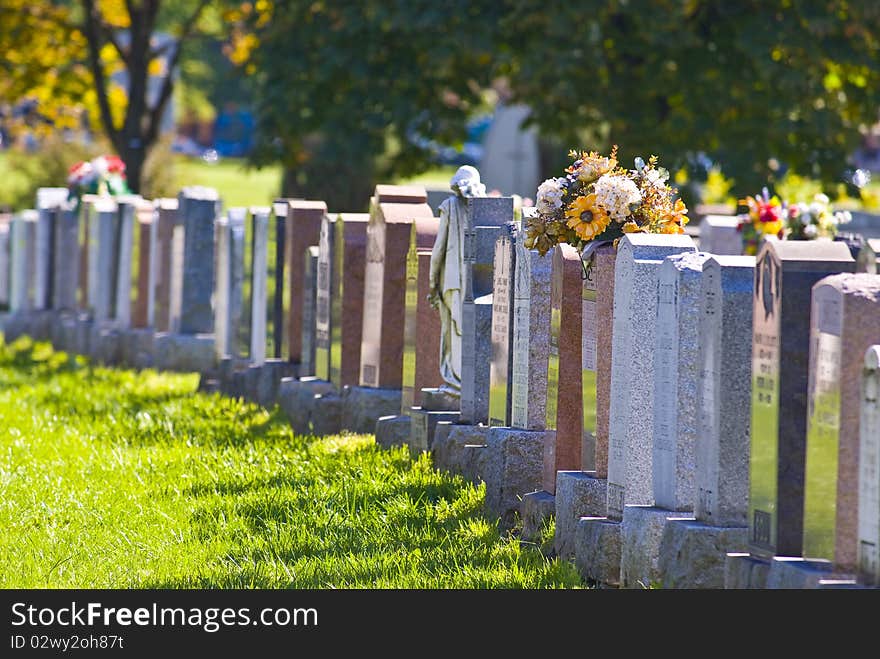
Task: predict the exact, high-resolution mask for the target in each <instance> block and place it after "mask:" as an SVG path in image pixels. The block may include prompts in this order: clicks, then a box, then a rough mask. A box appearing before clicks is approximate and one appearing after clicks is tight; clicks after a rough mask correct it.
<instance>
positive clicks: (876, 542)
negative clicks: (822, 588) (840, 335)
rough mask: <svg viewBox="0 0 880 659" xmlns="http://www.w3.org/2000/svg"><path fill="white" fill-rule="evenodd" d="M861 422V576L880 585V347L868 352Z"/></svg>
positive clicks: (863, 376) (864, 374)
mask: <svg viewBox="0 0 880 659" xmlns="http://www.w3.org/2000/svg"><path fill="white" fill-rule="evenodd" d="M860 380H861V392H860V394H861V408H862V409H861V414H860V420H859V504H858V505H859V528H858V532H859V543H858V565H859V577H860V579H861V580H862V581H863V582H864V583H865V584H867V585H869V586H877V585H880V345H873V346H871V347H870V348H868V350H867V351H865V359H864V370H863V371H862V376H861V378H860Z"/></svg>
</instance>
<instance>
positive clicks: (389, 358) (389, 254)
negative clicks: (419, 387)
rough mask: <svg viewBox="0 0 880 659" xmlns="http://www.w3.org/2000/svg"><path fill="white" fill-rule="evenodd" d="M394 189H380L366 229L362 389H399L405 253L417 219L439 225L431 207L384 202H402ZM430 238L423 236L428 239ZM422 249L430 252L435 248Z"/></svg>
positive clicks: (403, 311)
mask: <svg viewBox="0 0 880 659" xmlns="http://www.w3.org/2000/svg"><path fill="white" fill-rule="evenodd" d="M394 187H395V186H377V189H376V196H375V197H374V199H373V202H372V204H371V209H370V221H369V224H368V225H367V255H366V266H365V269H364V309H365V310H366V309H369V310H370V313H364V318H363V333H362V337H361V373H360V385H361V386H363V387H378V388H382V389H400V388H401V385H402V382H403V378H402V376H403V325H404V319H405V311H406V305H405V302H406V252H407V250H408V249H409V243H410V231H411V230H412V229H411V225H412V223H413V222H414V221H419V220H420V221H427V222H429V223H433V222H434V221H435V220H434V215H433V213H432V212H431V208H430V206H428V204H426V203H424V202H420V203H401V202H397V201H395V202H387V201H383V199H387V198H395V199H396V198H401V197H400V196H398V197H395V196H393V195H392V194H391V192H393V190H392V188H394ZM405 190H406V189H405V188H404V191H405ZM422 192H424V191H423V190H422ZM401 194H402V193H401ZM416 198H420V197H416ZM419 233H420V234H422V233H423V232H422V231H419ZM434 233H435V234H436V228H435V229H434ZM429 235H430V234H429V233H424V236H425V240H427V239H428V238H427V237H428V236H429ZM418 240H419V238H418V236H417V241H418ZM419 246H420V247H423V248H425V249H428V248H430V247H431V244H430V243H427V244H425V245H419Z"/></svg>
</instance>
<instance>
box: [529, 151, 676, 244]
mask: <svg viewBox="0 0 880 659" xmlns="http://www.w3.org/2000/svg"><path fill="white" fill-rule="evenodd" d="M568 155H569V157H571V158H573V159H574V162H572V164H571V165H569V166H568V167H567V168H566V169H565V171H566V175H565V176H561V177H559V178H551V179H547V180H546V181H544V182H543V183H542V184H541V185H540V187H539V188H538V193H537V205H536V206H537V207H536V210H537V212H536V213H535V215H533V216H532V217H530V218H528V221H527V226H526V227H525V228H526V246H527V247H529V248H530V249H537V250H538V252H539V253H540V254H541V255H544V254H546V253H547V252H548V251H550V250H551V249H552V248H553V246H554V245H557V244H558V243H568V244H569V245H572V246H574V247H576V248H577V249H578V250H579V251H582V250H583V249H584V248H585V247H587V246H588V245H590V244H599V243H604V242H612V241H615V240H617V239H618V238H620V237H621V236H622V235H623V234H624V233H684V225H685V224H687V221H688V218H687V208H686V207H685V205H684V202H683V201H682V200H681V199H675V193H676V190H675V189H674V188H670V187H669V185H668V184H667V181H668V180H669V172H668V171H666V170H665V169H664V168H663V167H660V166H658V164H657V157H656V156H651V157H650V158H649V159H648V161H647V162H645V161H644V160H643V159H642V158H636V159H635V169H625V168H623V167H618V165H617V147H614V149H612V150H611V153H610V154H609V155H608V156H603V155H600V154H598V153H596V152H595V151H589V152H587V151H581V152H577V151H571V152H569V154H568Z"/></svg>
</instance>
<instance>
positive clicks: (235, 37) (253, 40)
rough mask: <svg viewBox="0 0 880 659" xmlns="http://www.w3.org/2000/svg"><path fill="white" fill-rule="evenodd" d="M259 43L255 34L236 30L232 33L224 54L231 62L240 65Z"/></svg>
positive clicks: (247, 58)
mask: <svg viewBox="0 0 880 659" xmlns="http://www.w3.org/2000/svg"><path fill="white" fill-rule="evenodd" d="M259 44H260V40H259V39H258V38H257V35H255V34H253V33H244V32H240V31H236V32H233V33H232V36H231V38H230V43H229V47H228V48H227V49H226V55H227V57H229V60H230V61H231V62H232V63H233V64H236V65H238V66H241V65H243V64H245V62H247V61H248V60H249V59H250V56H251V53H252V52H253V51H254V49H255V48H256V47H257V46H258V45H259Z"/></svg>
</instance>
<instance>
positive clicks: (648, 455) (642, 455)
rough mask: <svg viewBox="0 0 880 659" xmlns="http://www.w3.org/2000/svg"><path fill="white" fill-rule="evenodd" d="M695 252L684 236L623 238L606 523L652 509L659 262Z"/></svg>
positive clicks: (618, 271) (618, 272) (616, 275)
mask: <svg viewBox="0 0 880 659" xmlns="http://www.w3.org/2000/svg"><path fill="white" fill-rule="evenodd" d="M693 251H696V248H695V247H694V244H693V240H691V238H690V237H689V236H685V235H656V234H627V235H625V236H623V237H622V238H621V239H620V242H619V244H618V247H617V260H616V262H615V270H614V318H613V328H612V332H613V337H614V352H613V353H612V355H611V359H612V363H611V369H612V371H611V402H610V417H609V418H610V424H609V437H608V440H609V447H608V517H609V518H610V519H614V520H619V519H622V518H623V507H624V505H627V504H635V505H651V503H653V498H654V492H653V450H654V437H653V435H654V428H653V418H654V347H655V332H656V321H657V278H658V274H659V269H660V265H661V264H662V262H663V259H664V258H666V257H667V256H671V255H673V254H679V253H682V252H693Z"/></svg>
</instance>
